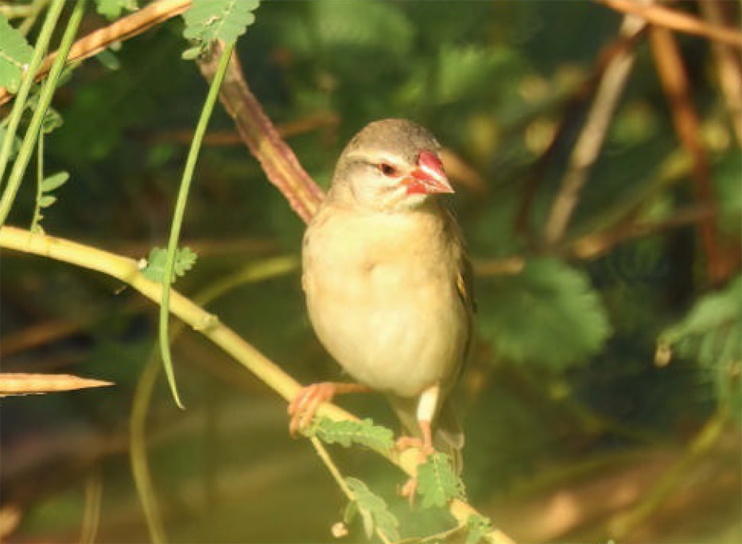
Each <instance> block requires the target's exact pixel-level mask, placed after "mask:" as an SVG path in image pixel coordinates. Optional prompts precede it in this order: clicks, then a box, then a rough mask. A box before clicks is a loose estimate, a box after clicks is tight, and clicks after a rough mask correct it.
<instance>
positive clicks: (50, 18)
mask: <svg viewBox="0 0 742 544" xmlns="http://www.w3.org/2000/svg"><path fill="white" fill-rule="evenodd" d="M63 6H64V0H56V2H54V4H52V7H51V8H49V11H48V12H47V13H46V19H44V25H43V26H42V27H41V32H40V33H39V37H38V39H37V40H36V47H34V50H33V56H32V57H31V62H30V63H29V65H28V68H27V69H26V77H25V78H23V80H22V81H21V86H20V88H19V89H18V94H17V95H16V96H15V102H14V103H13V109H12V110H11V112H10V118H9V121H8V128H7V130H6V132H5V141H4V142H3V147H2V149H0V186H2V180H3V175H4V174H5V168H6V167H7V166H8V161H9V160H10V151H11V149H12V148H13V142H14V141H15V133H16V131H17V130H18V124H19V123H20V122H21V116H22V115H23V110H24V109H26V100H27V99H28V93H29V92H30V90H31V85H33V82H34V78H35V77H36V72H37V71H38V69H39V66H40V65H41V61H42V60H43V58H44V55H45V54H46V50H47V48H48V47H49V40H51V37H52V32H54V27H55V26H56V24H57V19H59V14H60V13H61V12H62V7H63ZM0 224H1V223H0Z"/></svg>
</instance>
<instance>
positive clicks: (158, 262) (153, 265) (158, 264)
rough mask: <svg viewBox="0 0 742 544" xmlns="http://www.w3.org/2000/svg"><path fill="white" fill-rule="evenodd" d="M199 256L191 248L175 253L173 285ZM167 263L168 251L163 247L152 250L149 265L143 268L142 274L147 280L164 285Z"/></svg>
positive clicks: (148, 258) (191, 266)
mask: <svg viewBox="0 0 742 544" xmlns="http://www.w3.org/2000/svg"><path fill="white" fill-rule="evenodd" d="M197 257H198V255H197V254H196V253H194V252H193V251H191V250H190V249H189V248H187V247H184V248H182V249H178V250H177V251H176V253H175V266H174V270H173V272H174V274H173V278H172V280H173V283H174V282H175V279H176V278H178V277H180V276H183V275H185V273H186V272H188V271H189V270H190V269H191V268H193V265H194V264H195V263H196V258H197ZM166 261H167V250H166V249H163V248H161V247H155V248H152V250H151V251H150V252H149V256H148V257H147V264H146V265H145V266H144V268H142V274H144V276H145V277H146V278H147V279H150V280H152V281H156V282H158V283H162V280H163V279H164V277H165V263H166Z"/></svg>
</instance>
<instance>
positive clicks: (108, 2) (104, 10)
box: [95, 0, 138, 20]
mask: <svg viewBox="0 0 742 544" xmlns="http://www.w3.org/2000/svg"><path fill="white" fill-rule="evenodd" d="M95 6H96V9H97V10H98V13H100V14H101V15H103V16H104V17H106V18H107V19H109V20H113V19H118V18H119V16H120V15H121V12H122V11H123V10H126V11H134V10H135V9H137V8H138V6H137V1H136V0H95Z"/></svg>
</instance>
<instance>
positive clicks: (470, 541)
mask: <svg viewBox="0 0 742 544" xmlns="http://www.w3.org/2000/svg"><path fill="white" fill-rule="evenodd" d="M466 530H467V533H466V544H477V543H478V542H481V541H482V537H483V536H484V535H486V534H487V533H489V532H490V531H491V530H492V520H490V519H489V518H485V517H484V516H480V515H478V514H471V515H470V516H469V518H468V519H467V520H466Z"/></svg>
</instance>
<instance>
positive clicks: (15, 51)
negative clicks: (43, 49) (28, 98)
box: [0, 14, 33, 93]
mask: <svg viewBox="0 0 742 544" xmlns="http://www.w3.org/2000/svg"><path fill="white" fill-rule="evenodd" d="M32 55H33V48H32V47H31V46H30V45H28V42H27V41H26V38H25V37H24V36H23V34H21V33H20V32H19V31H18V30H16V29H15V28H13V27H12V26H11V25H10V23H9V22H8V20H7V19H6V18H5V17H4V16H3V15H2V14H0V87H5V88H7V89H8V91H9V92H11V93H16V92H18V87H19V86H20V84H21V78H22V77H23V74H24V72H25V71H26V70H27V68H28V63H29V62H30V61H31V56H32Z"/></svg>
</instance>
